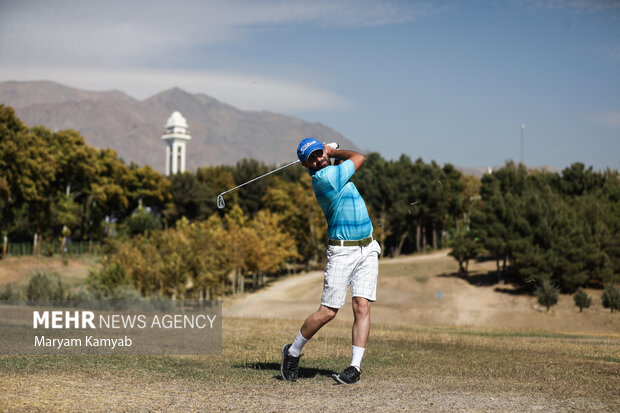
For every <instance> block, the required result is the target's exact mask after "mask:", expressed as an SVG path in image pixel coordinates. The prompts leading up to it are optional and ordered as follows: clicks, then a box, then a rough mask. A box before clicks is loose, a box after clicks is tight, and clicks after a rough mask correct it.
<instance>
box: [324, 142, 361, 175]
mask: <svg viewBox="0 0 620 413" xmlns="http://www.w3.org/2000/svg"><path fill="white" fill-rule="evenodd" d="M325 153H326V154H327V156H328V157H330V158H335V159H338V160H343V161H344V160H347V159H350V160H351V161H352V162H353V164H354V165H355V170H356V171H357V169H358V168H359V167H360V166H362V164H363V163H364V161H365V160H366V157H365V156H364V155H362V154H361V153H357V152H354V151H343V150H340V149H334V148H332V147H329V146H327V145H325ZM338 163H340V162H338ZM338 163H335V164H338Z"/></svg>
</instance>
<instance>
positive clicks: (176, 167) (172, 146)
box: [161, 111, 192, 175]
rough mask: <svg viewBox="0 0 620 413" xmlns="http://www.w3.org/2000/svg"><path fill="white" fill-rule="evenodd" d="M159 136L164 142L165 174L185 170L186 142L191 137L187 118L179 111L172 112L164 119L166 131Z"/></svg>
mask: <svg viewBox="0 0 620 413" xmlns="http://www.w3.org/2000/svg"><path fill="white" fill-rule="evenodd" d="M161 138H162V139H163V140H164V141H165V142H166V175H174V174H176V173H179V172H181V173H183V172H185V165H186V163H185V161H186V159H187V150H186V149H187V148H186V144H187V141H189V140H190V139H191V138H192V137H191V136H190V135H189V131H188V129H187V120H185V118H184V117H183V115H181V113H180V112H179V111H174V112H172V115H170V117H169V118H168V121H166V133H164V134H163V135H162V136H161Z"/></svg>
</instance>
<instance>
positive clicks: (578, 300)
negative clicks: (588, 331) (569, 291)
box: [573, 288, 592, 312]
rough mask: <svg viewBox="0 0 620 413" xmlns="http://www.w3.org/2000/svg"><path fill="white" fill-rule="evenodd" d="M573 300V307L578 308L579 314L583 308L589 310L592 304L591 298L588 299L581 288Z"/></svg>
mask: <svg viewBox="0 0 620 413" xmlns="http://www.w3.org/2000/svg"><path fill="white" fill-rule="evenodd" d="M573 300H575V305H576V306H577V307H579V312H582V311H583V309H584V308H590V305H591V304H592V297H590V296H589V295H588V293H586V292H585V291H584V290H583V288H579V289H578V290H577V292H576V293H575V295H574V296H573Z"/></svg>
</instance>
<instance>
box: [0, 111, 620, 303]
mask: <svg viewBox="0 0 620 413" xmlns="http://www.w3.org/2000/svg"><path fill="white" fill-rule="evenodd" d="M274 167H275V166H274V165H266V164H264V163H262V162H259V161H256V160H252V159H243V160H241V161H239V162H237V164H236V165H233V166H230V165H223V166H205V167H202V168H199V169H198V170H197V171H196V172H195V173H193V172H185V173H182V174H176V175H173V176H169V177H165V176H163V175H162V174H160V173H159V172H157V171H155V170H154V169H152V168H151V167H150V166H138V165H135V164H130V165H126V164H125V163H124V161H123V160H122V159H121V158H119V157H118V156H117V154H116V153H115V152H114V151H112V150H110V149H95V148H92V147H90V146H88V145H87V144H86V143H85V141H84V138H83V137H82V136H80V134H79V133H78V132H76V131H72V130H65V131H58V132H53V131H50V130H48V129H46V128H44V127H41V126H37V127H33V128H29V127H27V126H26V125H25V124H24V123H23V122H22V121H21V120H19V119H18V118H17V116H16V115H15V113H14V111H13V109H12V108H10V107H7V106H1V105H0V231H1V232H2V235H4V236H7V237H8V238H10V239H11V240H12V241H32V240H33V237H34V236H35V234H37V235H38V237H39V239H44V240H45V239H51V238H65V237H66V238H72V239H75V240H96V241H101V242H104V243H105V244H106V245H108V251H107V252H108V253H107V254H106V258H105V259H104V265H103V270H102V271H101V272H100V273H93V274H91V277H90V278H91V285H92V286H93V288H98V289H99V290H98V291H100V292H101V293H102V294H107V293H110V291H112V290H113V289H114V288H116V287H118V286H127V285H130V286H132V288H135V289H137V290H139V291H140V292H141V293H142V294H144V295H150V294H159V295H166V296H171V297H172V296H174V297H184V296H187V295H193V296H197V297H213V296H217V295H218V294H221V293H224V292H226V291H233V292H241V291H243V288H244V285H245V284H246V282H245V280H246V278H248V277H249V279H250V282H251V283H252V285H254V286H258V285H260V284H261V282H262V280H263V277H264V276H265V275H266V274H278V273H282V272H283V271H296V270H299V269H309V268H313V267H318V266H320V265H321V261H322V260H323V259H324V257H323V255H324V249H325V248H324V246H325V244H326V241H327V239H326V236H327V234H326V223H325V219H324V217H323V214H322V212H321V210H320V207H319V206H318V203H317V202H316V200H315V199H314V194H313V191H312V183H311V179H310V176H309V175H308V173H307V172H306V170H305V169H304V168H303V167H301V166H300V165H296V166H292V167H290V168H286V169H284V170H283V171H280V172H279V173H278V174H277V175H271V176H268V177H266V178H264V179H261V180H259V181H256V182H254V183H252V184H251V185H248V186H247V187H244V188H241V189H239V190H237V191H234V192H231V193H228V194H226V195H225V198H226V208H224V209H222V210H220V209H218V208H217V207H216V202H215V200H216V197H217V194H219V193H221V192H223V191H225V190H227V189H230V188H232V187H234V186H235V185H237V184H240V183H243V182H246V181H248V180H250V179H252V178H254V177H256V176H258V175H261V174H264V173H266V172H267V171H269V170H271V169H273V168H274ZM353 182H354V183H355V184H356V186H357V187H358V188H359V190H360V192H361V193H362V195H363V197H364V199H365V200H366V203H367V205H368V209H369V212H370V215H371V219H372V222H373V226H374V235H375V238H376V239H377V240H378V241H379V242H380V243H381V246H382V250H383V255H384V256H398V255H400V254H409V253H412V252H423V251H426V250H429V249H437V248H444V247H446V246H448V245H450V246H451V247H452V251H451V254H452V255H453V256H454V257H455V259H457V261H459V264H460V268H461V270H462V271H463V272H465V271H466V269H467V262H468V260H470V259H473V258H476V257H477V256H478V255H480V254H489V255H490V256H492V257H493V258H494V259H495V260H496V261H497V263H498V264H497V265H498V274H499V275H500V276H501V277H505V276H510V277H513V278H514V279H515V280H518V281H519V282H523V283H528V282H532V281H534V282H536V283H540V282H541V281H542V280H544V279H549V280H552V281H553V282H555V283H556V284H558V285H560V286H561V287H562V288H563V289H567V290H574V289H576V288H577V287H579V286H583V285H586V284H588V283H590V284H596V283H605V282H617V281H618V273H619V272H620V270H619V267H618V265H619V264H618V256H619V255H620V254H619V252H620V251H619V246H618V239H620V237H619V236H618V235H619V234H618V229H619V227H620V223H619V216H620V214H618V198H619V196H620V190H619V188H620V186H619V183H618V172H617V171H609V170H608V171H605V172H595V171H593V170H592V168H589V169H586V168H585V167H584V166H583V165H582V164H574V165H572V166H571V167H570V168H567V169H565V170H564V171H562V173H561V174H557V173H550V172H544V171H528V170H527V169H526V168H525V167H523V166H522V165H515V164H513V163H507V164H506V166H505V167H503V168H502V169H500V170H498V171H495V172H493V173H492V174H487V175H485V176H483V178H482V179H481V180H480V179H478V178H476V177H474V176H470V175H463V174H462V173H461V172H459V171H458V170H457V169H456V168H455V167H454V166H452V165H451V164H445V165H443V166H440V165H438V164H437V163H436V162H434V161H432V162H430V163H426V162H424V161H423V160H422V159H417V160H415V161H414V160H412V159H411V158H409V157H407V156H405V155H402V156H401V157H400V158H399V159H397V160H386V159H384V158H383V157H381V155H380V154H378V153H371V154H368V155H367V160H366V162H365V164H364V166H363V167H362V168H361V169H360V170H359V171H358V172H356V174H355V175H354V177H353ZM115 286H116V287H115ZM106 291H107V293H106Z"/></svg>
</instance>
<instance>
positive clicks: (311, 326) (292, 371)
mask: <svg viewBox="0 0 620 413" xmlns="http://www.w3.org/2000/svg"><path fill="white" fill-rule="evenodd" d="M337 313H338V309H337V308H331V307H326V306H324V305H321V306H320V307H319V309H318V310H317V311H315V312H314V313H312V314H310V315H309V316H308V318H306V321H304V323H303V325H302V326H301V329H300V330H299V333H297V337H296V338H295V341H293V343H292V344H285V345H284V347H282V365H281V366H280V372H281V373H282V378H283V379H284V380H290V381H295V380H297V372H298V369H299V358H300V357H301V349H302V348H303V347H304V346H305V345H306V343H307V342H308V340H310V339H311V338H312V336H314V335H315V334H316V332H317V331H319V330H320V329H321V327H323V326H324V325H325V324H327V323H329V322H330V321H331V320H333V319H334V317H336V314H337Z"/></svg>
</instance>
